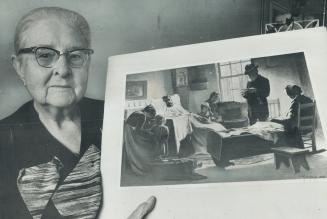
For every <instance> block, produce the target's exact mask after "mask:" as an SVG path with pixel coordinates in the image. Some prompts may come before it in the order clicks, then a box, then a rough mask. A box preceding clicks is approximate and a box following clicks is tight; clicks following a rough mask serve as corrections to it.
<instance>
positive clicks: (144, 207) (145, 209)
mask: <svg viewBox="0 0 327 219" xmlns="http://www.w3.org/2000/svg"><path fill="white" fill-rule="evenodd" d="M155 204H156V197H154V196H151V197H150V198H149V199H148V200H147V201H146V202H143V203H142V204H140V205H139V206H138V207H137V208H136V209H135V210H134V211H133V213H132V214H131V215H130V216H129V217H128V219H144V218H145V217H146V216H147V215H148V214H149V213H150V212H151V211H152V210H153V208H154V206H155Z"/></svg>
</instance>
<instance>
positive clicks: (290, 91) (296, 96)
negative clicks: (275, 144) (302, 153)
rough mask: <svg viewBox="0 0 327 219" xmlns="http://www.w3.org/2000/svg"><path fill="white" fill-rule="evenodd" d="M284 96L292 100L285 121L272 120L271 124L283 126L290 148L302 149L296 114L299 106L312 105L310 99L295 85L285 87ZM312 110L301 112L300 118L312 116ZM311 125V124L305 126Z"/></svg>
mask: <svg viewBox="0 0 327 219" xmlns="http://www.w3.org/2000/svg"><path fill="white" fill-rule="evenodd" d="M285 91H286V94H287V95H288V96H289V97H290V98H291V99H292V104H291V107H290V109H289V112H288V113H287V118H286V119H272V120H271V121H272V122H276V123H280V124H283V125H284V127H285V132H286V135H287V136H288V137H290V139H289V140H290V141H289V142H288V143H289V144H291V145H292V146H295V147H298V148H304V145H303V141H302V139H301V135H300V133H299V130H298V127H297V126H298V117H299V115H298V112H299V109H298V108H299V105H300V104H306V103H313V101H312V99H311V98H309V97H307V96H305V95H303V93H302V89H301V87H299V86H297V85H287V86H286V88H285ZM313 113H314V112H312V109H306V110H304V111H301V116H308V115H312V114H313ZM307 125H312V124H307Z"/></svg>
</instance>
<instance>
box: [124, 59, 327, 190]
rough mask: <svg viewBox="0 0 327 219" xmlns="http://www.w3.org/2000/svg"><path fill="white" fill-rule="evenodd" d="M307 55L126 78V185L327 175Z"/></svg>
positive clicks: (204, 66)
mask: <svg viewBox="0 0 327 219" xmlns="http://www.w3.org/2000/svg"><path fill="white" fill-rule="evenodd" d="M309 75H310V74H309V72H308V68H307V65H306V61H305V56H304V53H292V54H284V55H278V56H270V57H260V58H250V59H243V60H235V61H229V62H220V63H213V64H207V65H200V66H190V67H183V68H178V69H169V70H162V71H156V72H148V73H140V74H130V75H127V78H126V81H127V82H126V92H125V93H126V101H125V111H124V117H125V121H124V134H123V136H124V137H123V147H122V149H123V153H122V154H123V156H122V169H121V186H151V185H171V184H190V183H191V184H194V183H219V182H243V181H263V180H285V179H302V178H321V177H326V176H327V170H326V169H325V168H323V167H324V166H326V165H327V152H325V147H326V144H325V138H324V135H323V131H322V127H321V123H320V119H319V108H317V106H316V105H317V104H316V100H315V96H314V93H313V90H312V85H311V82H310V77H309Z"/></svg>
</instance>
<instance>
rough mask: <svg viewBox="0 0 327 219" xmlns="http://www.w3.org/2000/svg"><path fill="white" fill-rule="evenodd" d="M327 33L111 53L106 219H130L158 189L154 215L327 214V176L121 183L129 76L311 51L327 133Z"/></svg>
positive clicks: (106, 124)
mask: <svg viewBox="0 0 327 219" xmlns="http://www.w3.org/2000/svg"><path fill="white" fill-rule="evenodd" d="M326 39H327V32H326V29H325V28H317V29H309V30H300V31H291V32H284V33H276V34H268V35H257V36H252V37H245V38H238V39H230V40H223V41H217V42H208V43H201V44H194V45H186V46H180V47H174V48H167V49H160V50H153V51H147V52H141V53H134V54H127V55H121V56H114V57H111V58H110V59H109V66H108V77H107V78H108V80H107V88H106V99H105V117H104V127H103V139H102V140H103V141H102V159H101V162H102V164H101V167H102V173H103V180H104V206H103V210H102V214H101V216H102V218H115V219H120V218H127V216H128V215H129V214H130V213H131V212H132V211H133V209H134V208H136V206H137V205H138V204H139V203H141V202H142V201H144V200H146V199H147V198H148V197H149V196H150V195H154V196H156V197H157V199H158V203H157V205H156V208H155V209H154V211H153V212H152V213H151V215H150V217H149V218H178V219H183V218H187V219H191V218H196V219H198V218H224V219H226V218H251V219H252V218H265V219H269V218H271V219H275V218H327V204H326V203H327V179H306V180H304V179H300V180H284V181H283V180H277V181H255V182H237V183H211V184H187V185H168V186H146V187H120V174H121V157H122V139H123V119H124V106H125V83H126V75H127V74H135V73H144V72H151V71H159V70H164V69H175V68H181V67H186V66H197V65H204V64H211V63H216V62H224V61H230V60H241V59H246V58H256V57H267V56H274V55H281V54H288V53H296V52H304V55H305V58H306V64H307V67H308V70H309V73H310V78H311V83H312V88H313V91H314V95H315V98H316V100H317V104H318V110H319V112H320V117H321V122H322V127H323V130H324V133H325V136H327V135H326V128H327V101H326V94H327V85H326V82H327V68H326V67H327V66H326V65H327V64H326V63H327V62H326V60H327V40H326ZM190 54H191V55H190ZM273 168H274V167H272V169H273ZM326 168H327V167H326Z"/></svg>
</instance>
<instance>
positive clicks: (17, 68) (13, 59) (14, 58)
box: [11, 55, 25, 85]
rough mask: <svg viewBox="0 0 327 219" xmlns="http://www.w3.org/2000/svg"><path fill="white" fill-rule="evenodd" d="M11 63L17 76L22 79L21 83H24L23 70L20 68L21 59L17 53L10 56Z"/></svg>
mask: <svg viewBox="0 0 327 219" xmlns="http://www.w3.org/2000/svg"><path fill="white" fill-rule="evenodd" d="M11 64H12V66H13V67H14V69H15V71H16V73H17V75H18V77H19V78H20V79H21V80H22V81H23V84H24V85H25V76H24V72H23V71H22V70H21V69H22V68H21V60H20V59H19V57H18V56H17V55H12V56H11Z"/></svg>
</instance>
